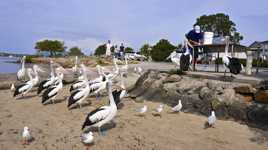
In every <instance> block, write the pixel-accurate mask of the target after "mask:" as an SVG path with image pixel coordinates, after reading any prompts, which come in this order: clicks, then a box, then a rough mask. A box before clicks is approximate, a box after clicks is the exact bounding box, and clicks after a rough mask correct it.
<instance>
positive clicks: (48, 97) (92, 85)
mask: <svg viewBox="0 0 268 150" xmlns="http://www.w3.org/2000/svg"><path fill="white" fill-rule="evenodd" d="M118 61H119V60H117V59H115V58H114V59H113V64H114V66H113V68H112V69H111V70H109V69H106V68H104V67H102V66H99V65H97V66H96V69H97V72H98V77H97V78H95V79H91V80H89V79H88V76H87V72H88V71H89V69H88V68H87V67H86V66H85V65H84V64H82V63H81V64H80V65H78V58H77V57H76V61H75V66H74V67H73V68H72V70H73V72H74V73H78V77H77V81H76V82H75V83H73V84H72V85H71V87H70V96H69V97H68V105H67V107H68V108H69V109H71V108H74V107H76V106H79V107H80V108H81V107H82V104H83V101H84V100H85V99H86V98H87V97H88V96H89V95H91V94H95V95H96V99H98V97H99V95H100V92H101V91H103V90H105V89H106V91H107V93H108V98H109V105H106V106H102V107H99V108H97V109H95V110H93V111H91V112H90V113H88V115H87V116H86V118H85V121H84V123H83V124H82V130H84V129H85V128H92V127H94V128H98V132H99V134H100V135H103V132H102V130H101V127H102V126H103V125H104V124H107V123H109V122H111V121H113V119H114V117H115V116H116V114H117V106H118V104H119V103H120V102H121V100H122V99H123V98H124V97H125V96H126V95H127V91H126V88H125V84H124V77H127V74H128V69H129V68H128V61H127V58H125V65H123V66H120V67H119V66H118V65H117V62H118ZM21 62H22V67H21V69H20V70H19V71H18V72H17V78H18V80H19V81H22V80H25V76H26V75H27V76H28V78H29V80H28V81H24V82H22V83H20V84H19V85H17V86H14V84H12V86H11V90H12V91H14V94H13V96H14V97H18V96H21V97H24V96H25V95H26V94H27V93H28V92H29V91H31V90H32V89H33V87H35V86H37V87H38V90H37V94H38V95H40V96H41V97H42V104H44V105H45V104H47V103H53V104H54V103H55V98H56V97H57V95H58V93H59V92H60V91H61V90H62V89H63V78H64V74H65V73H67V71H66V70H65V69H64V68H63V67H61V66H60V65H58V64H57V63H54V62H53V61H50V76H49V78H47V79H46V80H43V81H40V77H39V73H44V72H45V71H44V70H43V69H42V68H41V67H39V66H37V65H33V67H32V68H25V57H23V58H22V60H21ZM142 71H143V70H142V68H141V67H135V68H134V72H136V73H137V74H142ZM118 76H119V79H120V82H117V83H119V84H120V85H116V84H115V86H117V87H119V88H120V89H118V88H117V89H116V90H113V84H114V82H113V81H114V80H115V78H116V77H118ZM147 109H148V107H147V105H145V106H143V107H142V108H140V109H138V110H137V113H138V114H137V115H140V116H144V115H145V114H146V112H147ZM181 109H182V103H181V100H179V101H178V104H177V105H176V106H174V107H173V108H172V109H171V111H172V112H174V113H175V112H180V111H181ZM162 111H163V105H159V107H158V108H156V109H155V112H154V115H159V116H161V112H162ZM215 122H216V116H215V113H214V111H212V112H211V116H209V117H208V120H207V123H208V125H209V126H211V127H212V126H213V125H214V124H215ZM22 138H23V144H29V142H30V141H31V139H32V136H31V134H30V130H29V128H28V127H27V126H26V127H24V128H23V132H22ZM81 141H82V142H83V143H84V144H86V145H87V148H88V146H89V145H91V144H92V143H93V141H94V137H93V133H92V132H91V131H89V132H88V133H82V135H81Z"/></svg>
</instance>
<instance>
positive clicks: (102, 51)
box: [95, 44, 106, 56]
mask: <svg viewBox="0 0 268 150" xmlns="http://www.w3.org/2000/svg"><path fill="white" fill-rule="evenodd" d="M105 53H106V44H102V45H100V46H98V47H97V48H96V50H95V55H98V56H99V55H104V54H105Z"/></svg>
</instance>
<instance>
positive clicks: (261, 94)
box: [255, 90, 268, 103]
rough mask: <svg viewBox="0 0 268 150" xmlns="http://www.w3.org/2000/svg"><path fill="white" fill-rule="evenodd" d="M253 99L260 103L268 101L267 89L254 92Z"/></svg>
mask: <svg viewBox="0 0 268 150" xmlns="http://www.w3.org/2000/svg"><path fill="white" fill-rule="evenodd" d="M255 101H256V102H260V103H268V90H260V91H258V92H257V93H256V94H255Z"/></svg>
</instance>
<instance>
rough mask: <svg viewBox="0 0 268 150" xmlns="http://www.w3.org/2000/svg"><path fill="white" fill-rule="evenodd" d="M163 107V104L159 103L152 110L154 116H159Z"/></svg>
mask: <svg viewBox="0 0 268 150" xmlns="http://www.w3.org/2000/svg"><path fill="white" fill-rule="evenodd" d="M163 109H164V105H159V106H158V107H157V108H156V109H155V111H154V112H153V115H154V116H160V117H161V112H162V111H163Z"/></svg>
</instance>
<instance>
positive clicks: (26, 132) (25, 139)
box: [22, 126, 32, 145]
mask: <svg viewBox="0 0 268 150" xmlns="http://www.w3.org/2000/svg"><path fill="white" fill-rule="evenodd" d="M31 140H32V136H31V133H30V129H29V128H28V127H27V126H25V127H24V128H23V131H22V144H23V145H28V144H29V142H30V141H31Z"/></svg>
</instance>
